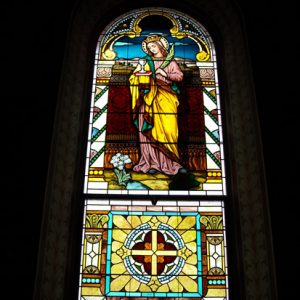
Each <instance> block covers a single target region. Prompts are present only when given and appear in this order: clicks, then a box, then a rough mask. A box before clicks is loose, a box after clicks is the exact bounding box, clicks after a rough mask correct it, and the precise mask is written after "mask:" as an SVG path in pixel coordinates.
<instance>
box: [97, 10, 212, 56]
mask: <svg viewBox="0 0 300 300" xmlns="http://www.w3.org/2000/svg"><path fill="white" fill-rule="evenodd" d="M152 16H161V17H162V18H166V19H168V20H169V22H170V26H169V28H163V29H164V31H165V32H164V34H167V35H169V36H171V37H173V38H174V39H178V40H181V39H185V38H188V39H192V40H194V42H195V43H196V44H197V46H198V47H199V49H198V50H199V51H198V52H197V53H196V54H197V56H196V59H197V61H211V60H212V59H213V54H214V45H213V42H212V40H211V37H210V35H209V34H208V32H207V30H206V29H205V28H204V26H203V25H201V24H200V23H199V22H198V21H196V20H195V19H193V18H191V17H190V16H188V15H186V14H183V13H181V12H179V11H176V10H174V9H172V10H170V9H167V8H157V7H153V8H144V9H138V10H134V11H132V12H129V13H126V14H124V15H122V16H120V17H119V18H117V19H116V20H114V21H113V22H111V23H110V24H109V25H108V26H107V27H106V28H105V29H104V30H103V32H102V33H101V35H100V38H99V46H100V48H101V49H102V50H101V51H102V52H101V58H103V59H114V58H115V56H116V53H115V52H114V51H113V50H112V47H113V45H114V43H115V42H116V41H117V40H119V39H120V38H122V37H123V36H127V37H129V38H137V37H140V36H145V35H146V34H149V32H148V33H145V31H144V29H145V28H143V27H144V26H143V21H145V19H149V17H150V19H151V17H152ZM144 23H145V22H144ZM153 25H154V26H155V27H156V28H158V26H157V25H159V24H153V23H152V26H153ZM161 25H162V24H161ZM162 27H163V26H161V29H162Z"/></svg>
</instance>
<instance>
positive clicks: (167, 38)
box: [84, 8, 226, 195]
mask: <svg viewBox="0 0 300 300" xmlns="http://www.w3.org/2000/svg"><path fill="white" fill-rule="evenodd" d="M151 45H154V46H155V45H158V46H159V47H160V48H161V51H162V52H161V54H155V53H152V51H151V49H150V48H149V47H150V46H151ZM159 51H160V50H159ZM157 55H159V57H158V56H157ZM141 61H144V62H143V63H144V64H145V66H144V65H143V66H142V65H141ZM144 68H145V69H144ZM144 71H146V72H144ZM86 166H87V167H86V173H85V175H86V177H85V187H84V192H85V193H92V194H103V193H114V194H126V193H127V194H149V195H151V194H156V195H159V194H161V195H170V194H173V195H175V194H180V195H226V184H225V163H224V149H223V133H222V118H221V105H220V96H219V83H218V74H217V61H216V54H215V49H214V44H213V42H212V39H211V37H210V36H209V34H208V32H207V31H206V29H205V28H204V27H203V26H202V25H201V24H200V23H199V22H197V21H196V20H194V19H193V18H190V17H189V16H188V15H185V14H183V13H180V12H178V11H175V10H171V9H165V8H145V9H139V10H134V11H131V12H129V13H128V14H125V15H122V16H121V17H119V18H117V19H115V20H114V21H113V22H112V23H110V25H108V26H107V27H106V28H105V29H104V30H103V32H102V33H101V34H100V35H99V39H98V43H97V50H96V56H95V69H94V82H93V90H92V99H91V117H90V130H89V143H88V150H87V164H86ZM112 170H113V171H114V173H115V174H113V173H112ZM128 170H130V172H128ZM165 175H166V176H165ZM115 176H116V177H117V180H115V179H114V177H115ZM179 190H180V193H179V192H178V191H179ZM176 191H177V192H176Z"/></svg>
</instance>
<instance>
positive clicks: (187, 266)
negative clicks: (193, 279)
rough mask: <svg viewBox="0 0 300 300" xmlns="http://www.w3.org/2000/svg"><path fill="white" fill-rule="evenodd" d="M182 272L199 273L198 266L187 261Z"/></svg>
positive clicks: (187, 273) (188, 273)
mask: <svg viewBox="0 0 300 300" xmlns="http://www.w3.org/2000/svg"><path fill="white" fill-rule="evenodd" d="M182 272H183V273H185V274H186V275H197V268H196V267H195V266H192V265H190V264H188V263H185V264H184V266H183V269H182Z"/></svg>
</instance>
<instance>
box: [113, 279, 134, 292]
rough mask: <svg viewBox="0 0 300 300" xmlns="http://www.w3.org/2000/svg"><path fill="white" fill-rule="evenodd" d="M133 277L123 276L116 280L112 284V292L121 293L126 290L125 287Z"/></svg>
mask: <svg viewBox="0 0 300 300" xmlns="http://www.w3.org/2000/svg"><path fill="white" fill-rule="evenodd" d="M130 279H131V276H129V275H121V276H118V277H117V278H116V279H115V280H113V281H112V282H111V284H110V290H111V291H112V292H117V291H120V290H122V289H123V288H124V286H125V285H126V284H127V283H128V282H129V280H130Z"/></svg>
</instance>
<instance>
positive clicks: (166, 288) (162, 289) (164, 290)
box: [157, 284, 170, 293]
mask: <svg viewBox="0 0 300 300" xmlns="http://www.w3.org/2000/svg"><path fill="white" fill-rule="evenodd" d="M169 291H170V289H169V286H168V285H167V284H164V285H162V286H160V287H159V288H158V289H157V292H161V293H168V292H169Z"/></svg>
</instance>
